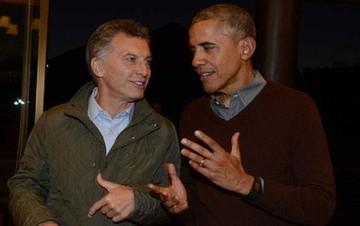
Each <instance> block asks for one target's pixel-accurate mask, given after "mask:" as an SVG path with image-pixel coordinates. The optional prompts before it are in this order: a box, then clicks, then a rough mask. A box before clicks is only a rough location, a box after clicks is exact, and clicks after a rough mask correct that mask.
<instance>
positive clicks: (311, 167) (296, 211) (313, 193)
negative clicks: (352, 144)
mask: <svg viewBox="0 0 360 226" xmlns="http://www.w3.org/2000/svg"><path fill="white" fill-rule="evenodd" d="M294 121H296V122H295V123H294V125H295V126H294V128H293V131H292V133H293V134H294V136H293V142H292V146H291V147H290V149H291V150H290V156H291V157H290V159H291V162H290V163H289V164H290V167H291V170H292V174H293V175H294V183H293V184H283V183H279V182H277V181H274V180H271V179H270V178H264V185H265V187H264V188H265V189H264V190H265V192H264V196H263V197H262V198H261V199H259V200H257V201H254V202H253V203H252V204H253V205H255V206H258V207H260V208H262V209H264V210H265V211H267V212H269V213H271V214H272V215H275V216H278V217H280V218H283V219H285V220H288V221H290V222H294V223H297V224H302V225H326V224H327V222H328V221H329V220H330V219H331V216H332V214H333V211H334V208H335V202H336V193H335V182H334V176H333V168H332V164H331V160H330V156H329V152H328V147H327V141H326V137H325V133H324V129H323V126H322V123H321V119H320V115H319V113H318V111H317V108H316V106H315V104H314V103H313V101H312V100H311V99H310V98H309V100H308V101H305V104H304V106H303V107H302V109H301V110H299V114H298V116H297V118H296V120H294ZM255 176H261V175H255Z"/></svg>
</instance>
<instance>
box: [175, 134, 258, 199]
mask: <svg viewBox="0 0 360 226" xmlns="http://www.w3.org/2000/svg"><path fill="white" fill-rule="evenodd" d="M194 134H195V136H196V137H197V138H199V139H200V140H201V141H203V142H204V143H205V144H207V145H208V147H209V149H210V150H211V151H210V150H208V149H207V148H205V147H203V146H201V145H199V144H197V143H195V142H193V141H191V140H189V139H185V138H184V139H182V140H181V144H183V145H184V146H185V147H186V148H183V149H182V150H181V154H182V155H184V156H185V157H187V158H189V159H190V161H189V164H190V165H191V166H192V167H193V168H194V169H195V170H196V171H198V172H199V173H201V174H202V175H204V176H205V177H207V178H208V179H209V180H210V181H211V182H213V183H215V184H217V185H219V186H220V187H222V188H224V189H227V190H229V191H234V192H237V193H240V194H242V195H246V194H248V193H249V191H250V189H251V186H252V183H253V181H254V178H253V177H252V176H251V175H249V174H247V173H246V172H245V170H244V168H243V165H242V163H241V156H240V145H239V136H240V133H239V132H236V133H234V134H233V136H232V138H231V152H230V153H227V152H226V151H225V150H224V149H223V148H222V147H221V146H220V145H219V144H218V143H217V142H216V141H215V140H213V139H212V138H211V137H209V136H208V135H206V134H205V133H203V132H201V131H199V130H196V131H195V133H194Z"/></svg>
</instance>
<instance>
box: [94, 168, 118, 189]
mask: <svg viewBox="0 0 360 226" xmlns="http://www.w3.org/2000/svg"><path fill="white" fill-rule="evenodd" d="M96 182H97V183H98V184H99V185H100V186H101V187H103V188H105V189H106V190H107V191H108V192H110V191H111V190H113V189H114V188H117V187H119V186H120V185H119V184H116V183H112V182H110V181H107V180H105V179H103V178H102V176H101V173H98V175H97V176H96Z"/></svg>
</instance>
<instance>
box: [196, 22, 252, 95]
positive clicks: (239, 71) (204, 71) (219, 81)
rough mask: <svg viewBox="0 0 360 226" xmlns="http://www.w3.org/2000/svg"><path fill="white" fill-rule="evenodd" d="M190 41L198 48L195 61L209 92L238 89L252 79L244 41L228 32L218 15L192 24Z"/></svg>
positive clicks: (228, 91) (226, 92) (234, 90)
mask: <svg viewBox="0 0 360 226" xmlns="http://www.w3.org/2000/svg"><path fill="white" fill-rule="evenodd" d="M189 38H190V40H189V42H190V46H191V48H192V50H193V52H194V56H193V60H192V65H193V67H194V69H195V70H196V72H197V73H198V74H199V75H200V79H201V82H202V84H203V89H204V91H205V92H207V93H211V94H215V93H224V94H227V95H230V94H232V93H234V92H236V91H237V90H238V89H239V88H240V87H241V86H242V85H244V84H246V83H247V82H248V81H249V79H250V80H251V78H249V76H252V74H251V75H250V74H249V73H244V72H245V71H244V64H249V63H248V60H249V59H248V58H247V59H245V60H244V57H243V51H244V49H243V48H242V42H243V40H240V41H235V40H234V39H233V38H231V37H230V35H226V32H225V28H223V26H221V25H220V24H219V22H218V21H216V20H215V19H209V20H202V21H199V22H196V23H194V24H192V26H191V27H190V30H189Z"/></svg>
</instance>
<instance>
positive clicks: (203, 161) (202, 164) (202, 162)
mask: <svg viewBox="0 0 360 226" xmlns="http://www.w3.org/2000/svg"><path fill="white" fill-rule="evenodd" d="M205 160H206V158H203V159H201V160H200V166H201V167H204V163H205Z"/></svg>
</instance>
